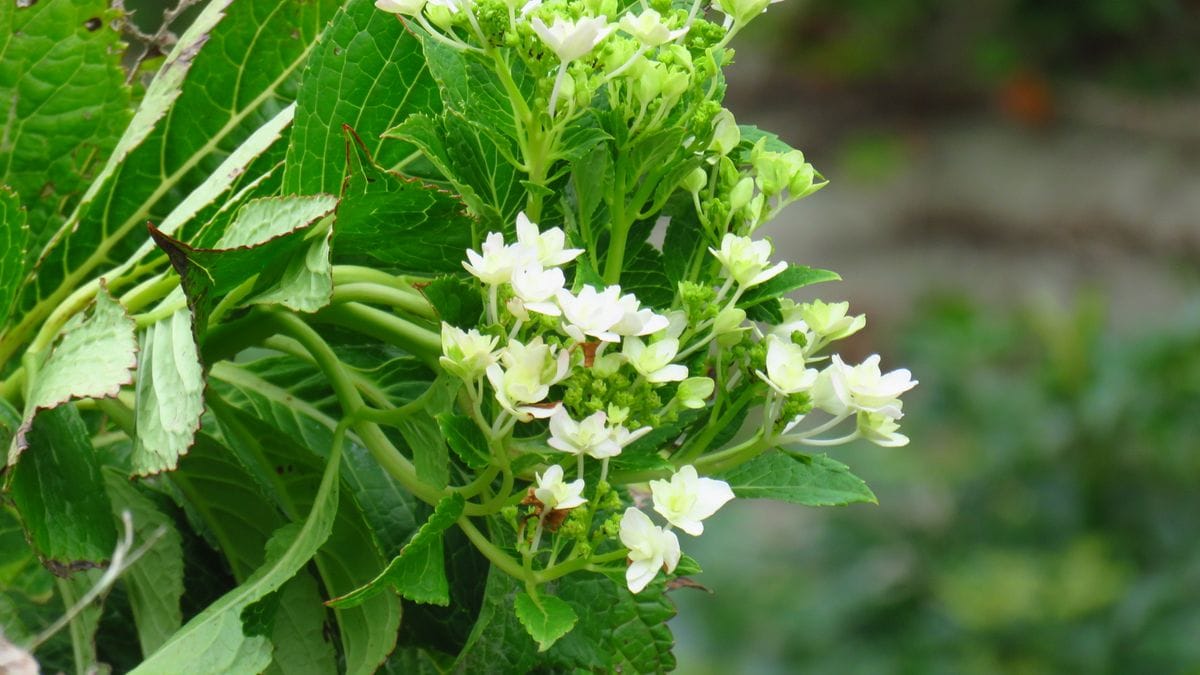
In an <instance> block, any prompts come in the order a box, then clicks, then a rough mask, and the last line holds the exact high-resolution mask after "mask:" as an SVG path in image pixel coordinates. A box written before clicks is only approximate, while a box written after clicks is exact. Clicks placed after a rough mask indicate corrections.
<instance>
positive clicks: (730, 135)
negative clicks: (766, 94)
mask: <svg viewBox="0 0 1200 675" xmlns="http://www.w3.org/2000/svg"><path fill="white" fill-rule="evenodd" d="M741 142H742V130H741V129H740V128H738V125H737V121H736V120H734V118H733V113H731V112H729V109H728V108H721V112H719V113H717V115H716V117H714V118H713V138H712V141H711V142H710V143H709V144H708V149H709V150H715V151H717V153H718V154H720V155H728V154H729V153H731V152H733V149H734V148H736V147H737V146H738V143H741ZM707 181H708V177H707V176H705V182H706V183H707Z"/></svg>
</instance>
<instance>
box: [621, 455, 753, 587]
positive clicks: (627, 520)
mask: <svg viewBox="0 0 1200 675" xmlns="http://www.w3.org/2000/svg"><path fill="white" fill-rule="evenodd" d="M650 494H651V496H652V498H653V502H654V511H655V512H656V513H658V514H659V515H660V516H662V517H663V518H665V519H666V521H667V525H666V526H662V527H660V526H658V525H655V524H654V521H653V520H651V519H650V516H648V515H646V514H645V513H644V512H642V511H640V510H638V509H636V508H634V507H632V506H631V507H629V508H628V509H626V510H625V514H624V515H623V516H622V517H621V543H622V544H624V545H625V547H626V548H628V549H629V561H630V564H629V567H628V568H626V570H625V582H626V583H627V584H628V585H629V590H630V591H633V592H634V593H640V592H641V591H642V589H644V588H646V586H647V585H648V584H649V583H650V582H651V581H653V580H654V577H656V576H657V575H658V571H659V570H660V569H661V570H664V571H665V572H667V573H668V574H670V573H671V572H673V571H675V567H676V566H677V565H678V564H679V558H680V556H681V555H682V552H681V550H680V548H679V537H677V536H676V535H675V533H674V532H672V531H671V528H672V526H674V527H678V528H679V529H681V530H683V531H684V532H686V533H688V534H690V535H692V536H693V537H698V536H700V535H701V534H703V533H704V523H703V522H702V521H703V520H704V519H706V518H708V517H709V516H711V515H712V514H714V513H716V512H717V510H718V509H720V508H721V507H722V506H724V505H725V503H726V502H728V501H729V500H731V499H733V490H731V489H730V487H729V484H728V483H726V482H725V481H721V480H716V479H714V478H701V477H700V476H699V474H697V473H696V468H695V467H693V466H691V465H688V466H684V467H682V468H681V469H679V471H677V472H676V473H675V475H674V476H672V477H671V480H669V481H666V480H654V481H650Z"/></svg>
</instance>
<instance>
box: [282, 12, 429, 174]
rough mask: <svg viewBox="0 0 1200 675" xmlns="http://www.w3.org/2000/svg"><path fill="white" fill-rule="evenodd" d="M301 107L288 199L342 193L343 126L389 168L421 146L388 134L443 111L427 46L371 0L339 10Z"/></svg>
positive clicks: (306, 79)
mask: <svg viewBox="0 0 1200 675" xmlns="http://www.w3.org/2000/svg"><path fill="white" fill-rule="evenodd" d="M297 101H298V104H299V110H298V111H297V113H296V124H295V128H294V129H293V131H292V137H291V142H290V145H289V147H288V154H287V164H286V168H285V173H284V190H285V193H287V194H312V193H315V192H330V193H336V192H338V190H339V189H340V187H341V185H342V176H343V173H344V170H345V164H344V158H345V149H346V145H345V139H344V137H343V135H342V127H343V125H349V126H351V127H353V128H354V129H355V130H356V131H358V133H360V134H362V136H363V138H365V139H368V143H369V145H368V147H367V149H366V152H367V153H368V154H370V155H373V156H375V157H376V159H377V160H378V161H379V163H380V164H382V165H383V166H384V167H395V166H397V165H398V164H400V163H401V161H402V160H404V159H405V158H406V157H407V156H408V155H409V154H410V153H412V152H413V150H414V147H413V145H412V144H410V143H398V142H395V141H392V142H389V143H384V142H383V139H382V138H381V134H382V133H383V132H384V131H386V130H388V129H390V128H392V127H394V126H396V125H397V124H399V123H400V122H402V121H403V120H404V118H406V117H407V116H408V115H409V114H410V113H414V112H437V111H439V110H440V109H441V102H440V100H439V97H438V92H437V87H436V85H435V84H434V82H433V79H432V78H431V77H430V75H429V71H428V68H427V67H426V65H425V58H424V54H423V52H422V49H421V43H420V41H419V40H418V39H417V38H416V37H415V36H414V35H413V34H412V33H411V32H410V31H409V30H407V29H406V27H405V24H404V23H402V22H401V21H399V20H397V17H396V16H394V15H392V14H387V13H385V12H381V11H379V10H378V9H377V8H376V7H375V5H374V4H373V3H372V2H371V0H350V1H349V2H347V3H345V5H344V6H343V7H342V8H341V9H340V10H339V11H338V12H337V14H336V15H335V16H334V17H333V20H332V21H331V22H330V24H329V27H328V28H327V29H326V30H325V33H324V34H323V35H322V36H321V39H320V41H319V42H318V43H317V46H316V48H315V49H314V50H313V54H312V57H311V58H310V59H309V60H308V64H307V65H306V66H305V68H304V75H303V78H302V79H301V82H300V90H299V93H298V94H297Z"/></svg>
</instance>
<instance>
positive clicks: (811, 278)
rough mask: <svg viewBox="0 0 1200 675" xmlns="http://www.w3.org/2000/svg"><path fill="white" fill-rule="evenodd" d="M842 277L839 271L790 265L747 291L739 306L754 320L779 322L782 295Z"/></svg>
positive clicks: (781, 319) (780, 319) (781, 315)
mask: <svg viewBox="0 0 1200 675" xmlns="http://www.w3.org/2000/svg"><path fill="white" fill-rule="evenodd" d="M841 279H842V278H841V277H840V276H838V273H837V272H830V271H829V270H821V269H816V268H814V267H805V266H803V265H789V266H788V268H787V269H785V270H784V271H782V272H780V273H779V274H777V275H776V276H775V277H773V278H772V279H769V280H767V281H766V282H764V283H762V284H759V285H758V286H755V287H753V288H751V289H750V290H748V291H746V294H745V295H743V296H742V299H741V300H740V301H739V302H738V307H741V308H742V309H745V310H746V314H747V316H749V317H750V319H751V320H753V321H766V322H768V323H779V322H780V321H783V314H782V313H781V310H780V308H779V300H778V298H779V297H780V296H782V295H784V294H786V293H790V292H792V291H794V290H796V289H798V288H804V287H805V286H811V285H813V284H820V283H824V282H826V281H841Z"/></svg>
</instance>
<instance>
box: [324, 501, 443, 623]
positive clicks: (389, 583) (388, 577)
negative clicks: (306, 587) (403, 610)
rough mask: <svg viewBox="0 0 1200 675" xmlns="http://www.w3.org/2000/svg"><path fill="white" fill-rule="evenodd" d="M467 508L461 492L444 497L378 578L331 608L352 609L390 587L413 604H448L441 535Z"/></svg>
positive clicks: (334, 603) (332, 604) (337, 601)
mask: <svg viewBox="0 0 1200 675" xmlns="http://www.w3.org/2000/svg"><path fill="white" fill-rule="evenodd" d="M464 506H465V501H464V500H463V498H462V495H460V494H458V493H454V494H452V495H450V496H449V497H445V498H443V499H442V500H441V501H439V502H438V504H437V507H435V508H434V511H433V514H432V515H431V516H429V520H427V521H426V522H425V524H424V525H422V526H421V529H420V530H417V532H416V534H414V535H413V538H412V540H410V541H409V542H408V544H407V545H405V547H404V548H403V549H401V551H400V555H398V556H396V557H395V558H394V559H392V562H391V563H389V564H388V566H387V568H385V569H384V570H383V572H381V573H380V574H379V576H377V577H375V579H373V580H372V581H371V582H370V583H369V584H367V585H365V586H363V587H361V588H359V589H356V590H354V591H353V592H351V593H348V594H346V595H343V596H341V597H339V598H334V599H333V600H330V601H329V605H330V606H332V607H353V606H355V605H357V604H359V603H361V602H363V601H364V600H367V599H368V598H371V597H373V596H375V595H377V594H379V593H380V592H382V591H383V590H385V589H386V588H389V587H391V588H393V589H395V591H396V592H397V593H399V594H400V595H402V596H403V597H405V598H408V599H409V600H412V601H413V602H422V603H432V604H436V605H449V604H450V587H449V584H448V583H447V581H446V565H445V554H444V551H443V547H442V534H443V533H444V532H445V531H446V530H447V529H448V528H450V527H451V526H452V525H454V522H455V521H456V520H458V519H459V517H461V516H462V512H463V507H464Z"/></svg>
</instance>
